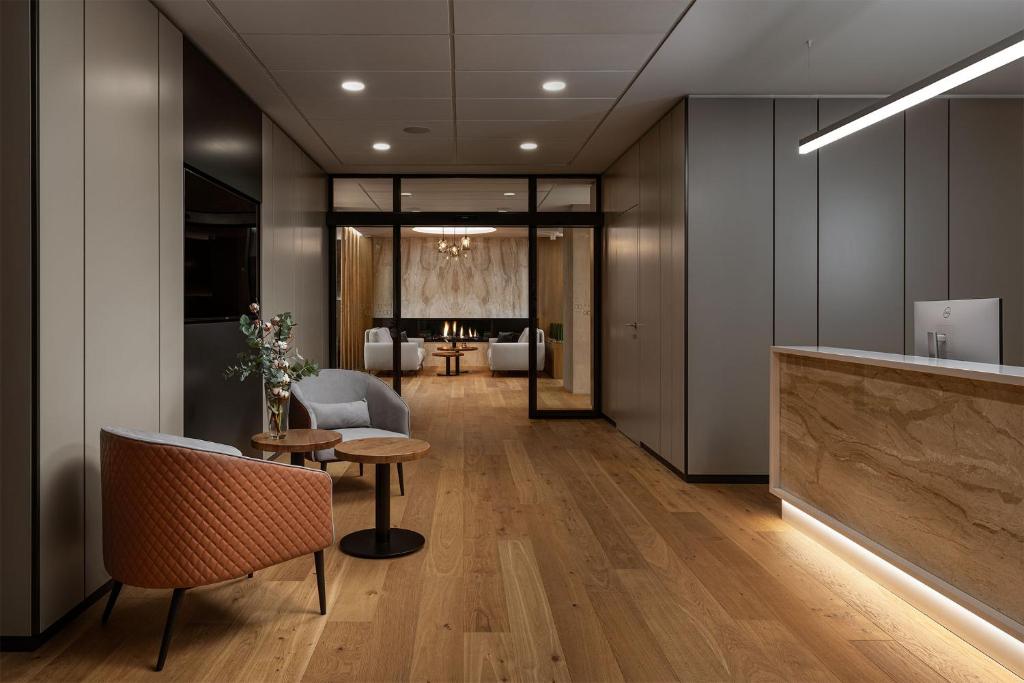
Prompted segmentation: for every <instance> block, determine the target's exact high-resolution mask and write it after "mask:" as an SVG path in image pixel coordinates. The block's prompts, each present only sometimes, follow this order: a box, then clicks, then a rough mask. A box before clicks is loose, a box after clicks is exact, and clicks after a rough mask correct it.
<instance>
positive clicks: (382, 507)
mask: <svg viewBox="0 0 1024 683" xmlns="http://www.w3.org/2000/svg"><path fill="white" fill-rule="evenodd" d="M374 469H375V472H374V475H375V476H374V479H375V480H376V481H374V486H373V488H374V517H375V519H374V522H375V524H374V527H373V528H372V529H363V530H362V531H354V532H352V533H351V534H348V535H347V536H345V537H344V538H342V539H341V543H339V544H338V547H339V548H341V552H343V553H346V554H348V555H352V556H353V557H365V558H367V559H370V560H386V559H387V558H389V557H401V556H402V555H408V554H409V553H414V552H416V551H417V550H419V549H420V548H422V547H423V544H424V543H426V540H425V539H424V538H423V535H422V534H418V533H416V532H415V531H409V530H408V529H393V528H391V465H390V464H389V463H378V464H375V465H374Z"/></svg>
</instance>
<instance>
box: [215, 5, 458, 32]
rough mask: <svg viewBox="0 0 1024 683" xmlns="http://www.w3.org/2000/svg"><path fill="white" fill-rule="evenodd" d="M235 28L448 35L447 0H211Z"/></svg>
mask: <svg viewBox="0 0 1024 683" xmlns="http://www.w3.org/2000/svg"><path fill="white" fill-rule="evenodd" d="M214 2H215V4H216V5H217V8H218V9H220V11H221V12H223V13H224V16H225V17H227V20H228V21H229V22H231V24H232V25H233V26H234V27H235V30H237V31H238V32H239V33H293V34H298V33H307V34H337V35H358V34H363V35H381V34H402V35H409V34H424V33H434V34H441V35H448V2H447V0H411V1H409V0H405V1H403V0H386V1H382V0H362V1H355V2H353V1H352V0H329V1H325V0H290V1H289V2H268V1H267V0H214Z"/></svg>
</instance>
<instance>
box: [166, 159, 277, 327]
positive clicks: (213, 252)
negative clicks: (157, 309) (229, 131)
mask: <svg viewBox="0 0 1024 683" xmlns="http://www.w3.org/2000/svg"><path fill="white" fill-rule="evenodd" d="M184 189H185V322H189V323H194V322H216V321H224V320H237V319H238V317H239V316H240V315H242V314H243V313H245V312H246V311H248V309H249V304H250V303H252V302H254V301H258V300H259V281H260V276H259V253H260V244H259V204H258V203H257V202H255V201H253V200H251V199H248V198H247V197H244V196H242V195H240V194H238V193H236V192H233V191H231V190H229V189H227V188H225V187H223V186H221V185H218V184H217V183H215V182H213V181H211V180H208V179H206V178H204V177H203V176H201V175H199V174H198V173H195V172H193V171H192V170H190V169H185V188H184Z"/></svg>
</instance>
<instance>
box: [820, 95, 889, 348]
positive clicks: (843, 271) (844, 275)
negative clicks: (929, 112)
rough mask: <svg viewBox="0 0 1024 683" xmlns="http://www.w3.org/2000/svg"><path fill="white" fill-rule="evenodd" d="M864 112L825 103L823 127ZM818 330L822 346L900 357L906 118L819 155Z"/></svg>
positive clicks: (848, 104)
mask: <svg viewBox="0 0 1024 683" xmlns="http://www.w3.org/2000/svg"><path fill="white" fill-rule="evenodd" d="M866 104H868V101H865V100H851V99H823V100H821V102H820V105H819V106H820V109H819V115H820V120H819V124H820V125H821V126H827V125H829V124H830V123H832V122H833V121H836V120H837V119H840V118H842V117H844V116H846V115H848V114H850V113H852V112H854V111H856V110H858V109H860V108H861V107H863V106H865V105H866ZM818 154H819V159H818V202H819V204H818V212H819V213H818V217H819V224H818V235H819V261H818V269H819V275H818V282H819V290H818V296H819V298H818V316H819V317H818V325H819V327H818V330H819V343H820V344H821V345H822V346H837V347H846V348H854V349H867V350H871V351H887V352H891V353H901V352H902V350H903V334H904V329H903V327H904V324H903V321H904V314H903V302H904V293H903V117H902V116H897V117H893V118H891V119H889V120H887V121H883V122H881V123H878V124H875V125H874V126H871V127H870V128H867V129H865V130H863V131H861V132H859V133H857V134H856V135H855V136H851V137H849V138H846V139H844V140H840V141H838V142H835V143H833V144H831V145H829V146H828V147H825V148H823V149H821V150H820V151H819V152H818Z"/></svg>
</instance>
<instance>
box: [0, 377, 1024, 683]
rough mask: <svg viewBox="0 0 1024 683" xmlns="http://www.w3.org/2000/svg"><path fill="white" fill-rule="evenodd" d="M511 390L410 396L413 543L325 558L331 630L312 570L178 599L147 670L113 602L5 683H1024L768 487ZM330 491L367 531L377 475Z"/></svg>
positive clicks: (492, 386)
mask: <svg viewBox="0 0 1024 683" xmlns="http://www.w3.org/2000/svg"><path fill="white" fill-rule="evenodd" d="M510 383H514V384H520V383H522V380H521V378H493V379H492V378H491V377H490V376H489V374H485V373H480V374H472V375H467V376H464V377H458V378H445V377H434V376H431V377H415V378H408V379H405V380H403V386H404V387H405V394H406V396H407V398H408V400H409V402H410V404H411V406H412V409H413V431H414V433H415V435H416V436H419V437H421V438H425V439H427V440H429V441H430V442H431V443H432V444H433V446H434V451H433V454H432V455H431V456H430V457H428V458H427V459H426V460H422V461H420V462H417V463H411V464H409V465H408V467H407V473H406V483H407V487H408V495H407V496H406V497H404V498H402V497H398V496H397V495H396V497H394V498H393V499H392V500H393V516H392V520H393V523H394V524H396V525H401V526H404V527H408V528H411V529H416V530H419V531H422V532H423V533H425V534H426V536H427V546H426V548H425V549H424V550H423V551H421V552H419V553H417V554H415V555H412V556H409V557H406V558H402V559H398V560H392V561H372V560H358V559H354V558H351V557H347V556H345V555H342V554H341V553H340V552H338V550H337V548H336V547H335V548H331V549H329V550H328V552H327V561H326V567H327V581H328V583H327V590H328V601H329V612H328V616H326V617H321V616H319V614H318V613H317V610H316V585H315V581H314V576H313V562H312V558H300V559H298V560H295V561H292V562H289V563H286V564H283V565H279V566H277V567H274V568H271V569H267V570H265V571H261V572H258V573H257V574H256V577H255V578H254V579H252V580H246V579H239V580H237V581H230V582H227V583H224V584H221V585H218V586H213V587H207V588H201V589H197V590H194V591H190V592H189V593H188V594H187V595H186V597H185V601H184V604H183V607H182V613H181V615H180V617H179V622H178V629H177V633H176V635H175V639H174V642H173V644H172V646H171V651H170V656H169V659H168V663H167V668H166V669H165V670H164V672H163V673H162V674H154V673H152V672H151V670H150V667H152V665H153V662H154V660H155V657H156V652H157V647H158V641H159V636H160V630H161V628H162V622H163V618H164V615H165V613H166V609H167V600H168V597H169V595H168V593H167V592H158V591H144V590H137V589H125V592H124V594H123V595H122V597H121V599H120V602H119V603H118V606H117V609H116V610H115V612H114V615H113V618H112V620H111V623H110V624H109V625H108V626H107V627H100V625H99V617H100V612H101V610H102V604H97V605H95V606H93V607H92V608H91V609H89V610H88V611H87V612H86V613H85V614H83V615H82V616H81V617H79V618H78V619H77V620H76V621H75V622H73V623H72V624H71V625H70V626H69V627H68V628H67V629H66V630H65V631H64V632H62V633H61V634H60V635H58V636H57V637H56V638H55V639H53V640H52V641H51V642H50V643H48V644H47V645H46V646H44V647H43V648H41V649H40V650H39V651H37V652H36V653H32V654H5V655H3V656H2V659H0V665H2V669H0V678H2V679H3V680H4V681H10V680H22V679H33V680H46V681H50V680H81V679H87V680H96V681H117V680H135V679H146V678H152V679H153V680H163V681H176V680H182V681H260V680H268V681H292V680H309V681H346V680H352V681H393V680H394V681H397V680H408V679H415V680H423V681H426V680H430V681H449V680H452V681H454V680H472V681H480V680H488V681H541V680H545V681H550V680H555V681H566V680H574V681H587V682H590V681H619V680H631V681H669V680H686V681H725V680H754V679H757V680H786V681H819V680H820V681H824V680H844V681H876V680H886V681H887V680H895V681H912V680H926V681H936V680H943V679H945V680H949V681H965V680H975V681H1000V680H1017V679H1015V678H1013V677H1012V676H1011V675H1010V674H1009V673H1008V672H1007V671H1006V670H1005V669H1003V668H1001V667H1000V666H998V665H996V664H995V663H993V662H992V661H991V660H989V659H987V658H986V657H984V656H982V655H981V654H979V653H978V652H977V651H976V650H974V649H972V648H971V647H969V646H968V645H966V644H965V643H964V642H962V641H961V640H959V639H957V638H956V637H954V636H952V635H951V634H950V633H949V632H948V631H946V630H945V629H943V628H941V627H939V626H938V625H936V624H935V623H934V622H932V621H930V620H929V619H927V618H925V617H924V616H923V615H921V614H920V613H919V612H917V611H915V610H914V609H912V608H910V607H909V606H908V605H907V604H905V603H903V602H902V601H900V600H899V599H898V598H896V597H895V596H893V595H892V594H890V593H888V592H887V591H886V590H884V589H882V588H880V587H879V586H878V585H876V584H875V583H873V582H872V581H870V580H868V579H866V578H865V577H864V576H862V575H861V574H859V573H858V572H857V571H855V570H853V569H852V568H850V567H849V566H848V565H846V564H844V563H843V562H842V561H841V560H839V559H838V558H837V557H835V556H834V555H832V554H830V553H829V552H828V551H826V550H824V549H823V548H822V547H820V546H818V545H816V544H815V543H814V542H813V541H811V540H809V539H808V538H806V537H804V536H802V535H801V534H800V533H799V532H797V531H794V530H793V529H791V528H789V527H787V526H786V525H785V524H783V523H782V522H781V521H780V520H779V510H778V504H777V502H776V501H775V500H774V499H773V498H771V497H770V496H769V495H768V494H767V492H766V490H765V487H764V486H749V485H748V486H738V485H731V486H724V485H721V486H719V485H703V486H695V485H688V484H685V483H683V482H681V481H680V480H679V479H677V478H676V477H675V476H673V475H671V474H669V473H668V472H666V471H665V470H664V469H663V468H662V467H661V465H659V464H658V463H656V462H655V461H654V460H652V459H651V458H650V457H649V456H647V455H646V454H644V453H643V452H642V451H641V450H639V449H638V448H636V447H635V446H633V445H632V444H631V443H629V442H628V441H627V440H626V439H625V438H623V437H622V436H620V435H619V434H618V433H617V432H616V431H615V430H614V429H613V428H612V427H611V426H610V425H608V424H606V423H604V422H601V421H541V422H530V421H528V420H527V419H526V418H525V416H524V414H525V410H524V406H525V403H522V404H520V403H519V398H518V397H517V390H515V389H514V387H512V386H511V384H510ZM520 391H521V390H520ZM334 468H337V469H334ZM332 474H333V475H335V490H334V501H335V526H336V531H337V534H338V536H339V537H340V536H341V535H343V534H345V533H348V532H350V531H353V530H355V529H359V528H362V527H366V526H370V525H371V523H372V518H373V515H372V506H373V489H372V475H371V474H370V473H369V471H367V476H366V477H363V478H360V477H358V476H356V468H355V467H354V466H353V467H351V468H349V469H348V470H347V471H346V469H345V466H344V465H342V464H338V465H335V466H332ZM395 489H396V490H395V493H396V494H397V486H396V487H395Z"/></svg>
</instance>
